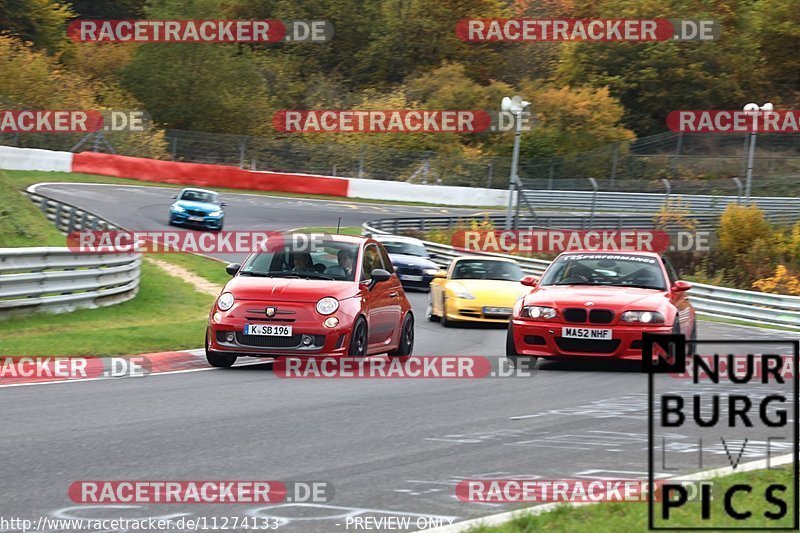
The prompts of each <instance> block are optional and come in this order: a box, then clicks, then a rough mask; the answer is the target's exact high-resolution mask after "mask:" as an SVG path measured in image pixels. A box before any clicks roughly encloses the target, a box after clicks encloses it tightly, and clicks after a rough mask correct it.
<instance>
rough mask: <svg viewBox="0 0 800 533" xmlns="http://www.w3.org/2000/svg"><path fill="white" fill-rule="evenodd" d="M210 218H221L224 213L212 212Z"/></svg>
mask: <svg viewBox="0 0 800 533" xmlns="http://www.w3.org/2000/svg"><path fill="white" fill-rule="evenodd" d="M208 216H210V217H221V216H222V211H212V212H211V213H209V214H208Z"/></svg>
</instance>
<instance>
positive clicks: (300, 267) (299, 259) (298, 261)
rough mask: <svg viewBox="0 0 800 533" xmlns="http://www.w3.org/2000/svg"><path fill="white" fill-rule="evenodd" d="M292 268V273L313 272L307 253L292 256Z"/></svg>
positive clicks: (309, 255) (309, 256) (311, 262)
mask: <svg viewBox="0 0 800 533" xmlns="http://www.w3.org/2000/svg"><path fill="white" fill-rule="evenodd" d="M293 259H294V268H293V269H292V272H314V265H313V261H312V260H311V254H309V253H297V254H294V257H293Z"/></svg>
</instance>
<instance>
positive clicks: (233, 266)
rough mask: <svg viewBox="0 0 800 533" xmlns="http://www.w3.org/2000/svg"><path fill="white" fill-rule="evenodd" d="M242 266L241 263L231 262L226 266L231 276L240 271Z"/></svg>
mask: <svg viewBox="0 0 800 533" xmlns="http://www.w3.org/2000/svg"><path fill="white" fill-rule="evenodd" d="M240 268H242V265H240V264H239V263H231V264H229V265H228V266H226V267H225V272H227V273H228V274H230V275H231V276H235V275H236V273H237V272H239V269H240Z"/></svg>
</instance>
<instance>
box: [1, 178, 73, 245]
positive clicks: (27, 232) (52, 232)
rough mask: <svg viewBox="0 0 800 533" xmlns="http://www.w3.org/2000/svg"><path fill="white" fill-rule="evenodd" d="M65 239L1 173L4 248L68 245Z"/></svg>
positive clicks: (2, 237) (2, 238) (2, 239)
mask: <svg viewBox="0 0 800 533" xmlns="http://www.w3.org/2000/svg"><path fill="white" fill-rule="evenodd" d="M65 245H66V242H65V240H64V236H63V235H61V233H59V232H58V230H56V228H55V226H53V224H52V223H50V221H49V220H47V219H46V218H45V217H44V215H43V214H42V212H41V211H40V210H39V208H38V207H36V204H34V203H33V202H31V201H30V200H29V199H28V198H26V197H25V195H24V194H22V193H20V192H19V191H18V190H17V188H16V187H15V186H14V185H13V183H12V182H11V181H10V180H8V178H7V175H6V174H5V173H4V172H2V171H0V248H17V247H20V246H65Z"/></svg>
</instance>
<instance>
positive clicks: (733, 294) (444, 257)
mask: <svg viewBox="0 0 800 533" xmlns="http://www.w3.org/2000/svg"><path fill="white" fill-rule="evenodd" d="M447 218H448V217H437V218H436V219H430V218H429V219H417V221H418V223H417V224H416V225H414V224H411V223H410V220H412V219H397V220H401V221H403V222H402V223H398V224H395V223H394V222H393V219H380V220H375V221H370V222H365V223H364V224H363V225H362V233H373V234H381V233H382V234H388V233H392V232H396V231H403V230H405V229H424V228H435V227H447V225H446V224H444V222H443V221H441V220H439V219H447ZM559 227H562V226H559ZM388 229H391V230H392V231H388ZM423 243H424V244H425V247H426V248H428V250H430V252H431V253H432V254H433V257H432V259H433V261H434V262H435V263H436V264H437V265H439V266H441V267H446V266H447V265H449V264H450V262H451V261H452V260H453V259H454V258H456V257H460V256H463V255H484V256H496V257H504V258H512V259H514V260H516V261H517V263H519V265H520V267H521V268H522V271H523V272H525V273H526V274H534V275H541V274H542V273H543V272H544V271H545V269H546V268H547V267H548V265H549V264H550V261H546V260H543V259H531V258H527V257H520V256H515V255H505V254H494V253H486V252H469V254H467V253H465V252H462V251H460V250H458V249H456V248H454V247H452V246H448V245H445V244H439V243H435V242H430V241H423ZM689 294H690V296H689V298H690V300H691V302H692V304H693V305H694V308H695V311H696V312H697V314H699V315H705V316H711V317H716V318H724V319H730V320H735V321H738V322H742V323H744V324H753V325H766V326H773V327H780V328H783V329H790V330H797V331H800V296H788V295H782V294H769V293H764V292H756V291H745V290H741V289H729V288H726V287H718V286H716V285H706V284H704V283H692V289H691V291H690V293H689Z"/></svg>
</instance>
